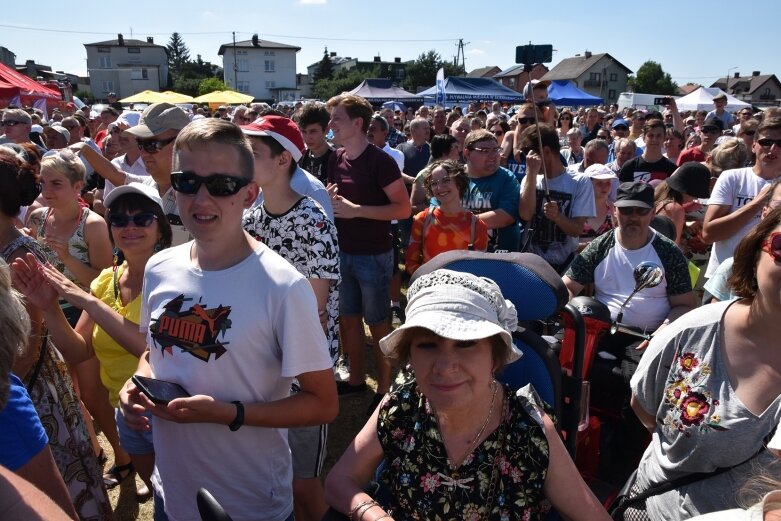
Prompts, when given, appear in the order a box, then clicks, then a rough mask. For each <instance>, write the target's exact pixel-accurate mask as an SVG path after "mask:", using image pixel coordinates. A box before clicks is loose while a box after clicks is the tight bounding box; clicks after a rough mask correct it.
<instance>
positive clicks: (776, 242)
mask: <svg viewBox="0 0 781 521" xmlns="http://www.w3.org/2000/svg"><path fill="white" fill-rule="evenodd" d="M762 251H766V252H768V253H769V254H770V256H771V257H773V260H775V261H776V262H781V232H773V233H771V234H770V237H768V239H767V240H766V241H765V243H764V244H763V245H762Z"/></svg>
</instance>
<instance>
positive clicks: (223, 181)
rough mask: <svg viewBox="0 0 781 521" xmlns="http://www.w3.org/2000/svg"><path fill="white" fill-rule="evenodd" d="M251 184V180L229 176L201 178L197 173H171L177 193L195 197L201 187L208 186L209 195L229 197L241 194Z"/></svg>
mask: <svg viewBox="0 0 781 521" xmlns="http://www.w3.org/2000/svg"><path fill="white" fill-rule="evenodd" d="M249 182H250V180H249V179H245V178H243V177H236V176H233V175H229V174H211V175H207V176H200V175H198V174H196V173H195V172H172V173H171V186H172V187H173V189H174V190H176V191H177V192H181V193H183V194H185V195H195V194H197V193H198V190H200V189H201V185H206V190H208V192H209V195H212V196H214V197H227V196H230V195H236V194H237V193H239V190H241V189H242V188H244V187H245V186H247V185H248V184H249Z"/></svg>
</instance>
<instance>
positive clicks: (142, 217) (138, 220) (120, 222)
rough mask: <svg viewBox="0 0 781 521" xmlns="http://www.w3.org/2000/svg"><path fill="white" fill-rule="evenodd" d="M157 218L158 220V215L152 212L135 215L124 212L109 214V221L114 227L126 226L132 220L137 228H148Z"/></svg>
mask: <svg viewBox="0 0 781 521" xmlns="http://www.w3.org/2000/svg"><path fill="white" fill-rule="evenodd" d="M155 220H157V217H156V216H155V214H153V213H152V212H140V213H137V214H134V215H127V214H124V213H109V214H108V222H109V224H110V225H111V227H112V228H125V227H126V226H128V225H129V224H130V223H131V222H132V223H133V226H135V227H137V228H146V227H147V226H149V225H150V224H152V221H155Z"/></svg>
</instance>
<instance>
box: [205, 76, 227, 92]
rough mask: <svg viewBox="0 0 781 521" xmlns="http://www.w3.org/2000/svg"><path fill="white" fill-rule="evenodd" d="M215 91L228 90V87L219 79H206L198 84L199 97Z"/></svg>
mask: <svg viewBox="0 0 781 521" xmlns="http://www.w3.org/2000/svg"><path fill="white" fill-rule="evenodd" d="M215 90H228V87H227V85H225V83H224V82H223V81H222V80H221V79H219V78H205V79H203V80H201V82H200V83H199V84H198V95H199V96H203V95H204V94H209V93H210V92H214V91H215Z"/></svg>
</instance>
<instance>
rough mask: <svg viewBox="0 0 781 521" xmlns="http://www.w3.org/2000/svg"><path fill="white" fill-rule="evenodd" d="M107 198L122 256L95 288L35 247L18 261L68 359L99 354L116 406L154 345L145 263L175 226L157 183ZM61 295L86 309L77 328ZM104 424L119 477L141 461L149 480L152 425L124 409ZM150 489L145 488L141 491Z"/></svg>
mask: <svg viewBox="0 0 781 521" xmlns="http://www.w3.org/2000/svg"><path fill="white" fill-rule="evenodd" d="M104 204H105V206H106V208H107V209H108V212H107V214H106V215H107V218H106V220H107V222H108V228H109V232H110V235H111V240H112V242H113V244H114V246H115V249H114V251H115V262H114V266H113V267H112V268H106V269H105V270H103V271H101V272H100V274H99V275H98V277H97V278H96V279H95V280H94V281H93V282H92V284H91V286H90V293H86V292H85V291H83V290H82V289H80V288H79V287H78V286H77V285H76V284H74V283H73V282H71V281H70V280H69V279H68V278H66V277H65V276H64V275H63V274H62V273H60V272H59V271H57V269H56V268H54V267H53V266H51V265H50V264H48V263H47V264H46V265H41V264H40V263H38V261H36V259H35V258H34V257H33V256H32V255H27V257H26V258H25V259H18V260H16V261H15V262H14V264H13V269H14V281H15V283H16V284H18V286H17V287H18V289H19V291H21V292H22V293H24V295H25V296H26V297H27V300H28V301H29V302H30V303H31V304H32V305H35V306H37V307H39V308H40V309H41V310H42V312H43V315H44V319H45V321H46V324H47V326H48V327H49V335H50V336H51V338H52V339H53V340H54V343H55V344H56V345H57V348H58V349H59V350H60V352H61V353H62V355H63V357H64V358H65V360H66V361H67V362H68V363H69V364H77V363H81V362H84V361H87V360H90V359H92V357H97V359H98V361H99V362H100V379H101V381H102V383H103V385H104V386H105V387H106V389H107V390H108V396H109V401H110V402H111V405H112V407H113V408H115V409H116V407H117V402H118V393H119V390H120V388H121V387H122V386H123V385H124V383H125V382H126V381H127V380H128V379H129V378H130V377H131V376H132V375H133V373H134V372H135V369H136V367H137V366H138V358H139V357H140V356H141V355H142V354H143V353H144V351H145V350H146V339H145V338H144V337H143V335H141V334H140V333H139V331H138V322H139V320H140V313H141V286H142V282H143V278H144V268H145V266H146V262H147V261H148V260H149V258H150V257H151V256H152V255H153V254H154V253H155V252H157V251H159V250H161V249H162V248H166V247H168V246H170V244H171V226H170V225H169V224H168V220H167V219H166V217H165V214H164V212H163V208H162V201H161V199H160V196H159V195H158V193H157V190H156V189H154V188H152V187H150V186H146V185H142V184H140V183H131V184H128V185H124V186H121V187H119V188H115V189H114V190H113V191H112V192H111V193H110V194H109V195H108V197H106V199H105V201H104ZM122 258H123V259H124V260H123V261H120V259H122ZM60 298H62V299H65V300H67V301H68V302H69V303H70V304H72V305H73V306H75V307H77V308H79V309H82V310H84V311H85V312H86V313H82V315H81V317H80V318H79V322H78V323H77V324H76V327H75V328H71V327H70V325H69V324H68V322H67V320H66V318H65V315H64V314H63V312H62V310H61V308H60V306H59V305H58V299H60ZM102 427H103V430H104V433H105V434H106V438H107V439H108V440H109V443H110V444H111V445H112V448H113V449H114V456H115V460H114V462H115V465H114V467H113V468H112V469H111V471H110V474H113V477H114V478H115V479H114V481H115V482H116V484H118V483H120V482H122V481H123V480H124V479H126V478H128V477H132V475H133V473H134V470H135V469H136V468H138V471H139V475H140V476H141V478H142V479H143V480H144V482H145V483H146V484H147V487H148V486H149V477H150V476H151V474H152V469H153V467H154V450H153V447H152V439H151V432H146V433H140V432H137V431H132V430H130V429H128V428H126V427H125V425H124V421H123V419H122V416H121V415H116V424H113V425H102ZM117 429H119V435H118V433H117ZM150 490H151V489H150ZM147 494H148V492H146V491H144V492H143V493H140V494H139V495H142V496H146V495H147Z"/></svg>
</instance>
